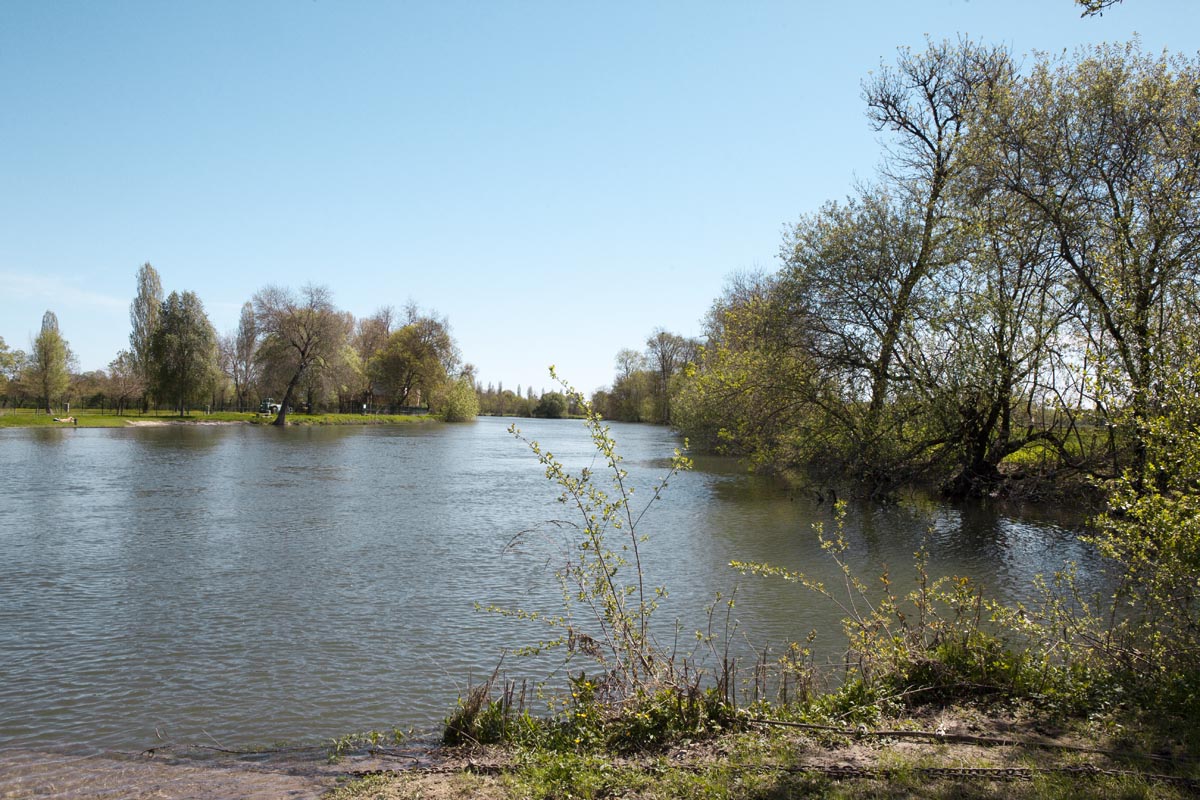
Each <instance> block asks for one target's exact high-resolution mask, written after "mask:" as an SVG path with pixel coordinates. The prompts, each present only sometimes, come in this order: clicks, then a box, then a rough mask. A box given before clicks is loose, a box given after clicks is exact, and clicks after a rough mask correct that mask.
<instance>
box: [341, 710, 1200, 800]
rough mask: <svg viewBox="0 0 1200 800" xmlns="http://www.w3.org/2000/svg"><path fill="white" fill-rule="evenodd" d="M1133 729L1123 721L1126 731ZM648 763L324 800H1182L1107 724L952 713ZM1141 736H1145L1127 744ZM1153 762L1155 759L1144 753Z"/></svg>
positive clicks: (549, 756) (459, 771) (1174, 755)
mask: <svg viewBox="0 0 1200 800" xmlns="http://www.w3.org/2000/svg"><path fill="white" fill-rule="evenodd" d="M1126 722H1127V723H1128V722H1130V720H1126ZM745 727H746V730H744V731H741V732H734V733H727V734H722V735H718V736H714V737H712V738H707V739H697V740H688V739H685V740H682V741H680V742H678V743H676V744H675V745H673V746H670V747H667V748H664V749H663V750H661V751H660V752H657V753H646V754H639V755H633V756H630V755H622V754H619V753H612V752H603V751H601V752H595V751H593V752H568V753H563V752H555V751H552V750H545V749H520V748H515V749H506V748H491V749H489V748H463V749H454V750H447V751H443V752H441V753H440V754H439V755H440V757H439V759H438V761H437V762H436V764H435V765H433V766H432V767H418V768H400V769H394V770H386V771H383V772H377V773H373V774H363V775H362V776H361V777H357V778H354V779H351V780H349V781H348V782H346V783H345V784H344V785H342V786H340V787H339V788H337V789H335V790H333V791H331V792H329V793H328V794H327V795H326V796H325V800H410V798H417V797H420V798H428V799H431V800H449V798H483V799H484V800H516V799H517V798H537V799H538V800H550V798H562V797H576V798H608V797H621V798H638V799H639V800H684V799H687V800H690V799H691V798H695V797H721V798H728V799H729V800H765V798H785V797H814V798H844V799H845V800H858V799H859V798H947V800H948V799H949V798H989V797H1004V798H1064V799H1065V798H1076V797H1088V796H1112V797H1126V798H1163V799H1164V800H1168V799H1173V798H1184V797H1192V796H1195V794H1196V792H1197V791H1200V776H1198V775H1197V773H1196V770H1195V766H1194V762H1193V761H1192V760H1191V759H1190V758H1189V757H1188V755H1187V754H1186V753H1181V752H1175V751H1171V749H1170V747H1169V745H1167V744H1166V743H1165V742H1163V741H1161V740H1154V741H1155V742H1156V743H1155V744H1151V741H1152V740H1153V737H1154V734H1153V733H1152V732H1150V731H1147V730H1145V729H1144V728H1140V727H1139V728H1138V729H1137V731H1136V733H1135V732H1132V731H1130V730H1129V729H1128V728H1125V727H1124V726H1122V725H1121V724H1119V723H1117V722H1116V721H1115V720H1113V719H1106V720H1092V721H1077V722H1075V723H1073V724H1065V725H1064V724H1062V723H1054V722H1050V721H1047V720H1045V719H1039V718H1037V717H1036V716H1032V717H1031V716H1026V715H1024V714H1022V713H1021V712H1008V713H1001V714H990V713H987V712H983V711H980V710H977V709H973V708H964V707H953V708H946V709H939V710H936V711H929V712H927V713H924V714H922V715H920V716H916V717H906V718H898V719H889V720H880V721H879V723H878V724H877V725H875V726H873V727H871V728H866V727H865V726H859V727H858V728H857V729H856V728H855V727H854V726H847V725H828V726H819V725H811V726H797V727H787V726H785V725H780V724H775V725H772V724H767V723H752V722H748V723H746V726H745ZM1136 736H1149V737H1150V738H1149V739H1146V740H1144V741H1141V742H1136V743H1135V742H1134V739H1135V738H1136ZM1143 747H1146V748H1154V749H1153V750H1151V749H1142V748H1143Z"/></svg>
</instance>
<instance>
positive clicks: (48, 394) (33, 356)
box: [25, 311, 71, 414]
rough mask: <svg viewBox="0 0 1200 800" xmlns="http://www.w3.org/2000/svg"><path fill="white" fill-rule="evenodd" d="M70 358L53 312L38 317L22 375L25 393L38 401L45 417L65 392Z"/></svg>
mask: <svg viewBox="0 0 1200 800" xmlns="http://www.w3.org/2000/svg"><path fill="white" fill-rule="evenodd" d="M70 358H71V353H70V350H69V349H68V348H67V342H66V340H65V339H63V337H62V334H61V333H60V332H59V330H58V317H56V316H55V315H54V312H53V311H47V312H46V313H45V314H43V315H42V328H41V330H40V331H39V332H38V335H37V338H36V339H34V340H33V349H32V350H31V351H30V353H29V364H28V366H27V369H26V375H25V382H26V384H27V386H26V389H27V391H29V392H30V394H33V395H34V396H35V397H38V398H40V399H41V403H42V407H43V408H44V409H45V410H46V413H47V414H49V413H50V411H51V406H53V405H54V404H55V402H58V401H61V399H62V396H63V394H64V393H65V392H66V390H67V386H68V383H69V376H68V372H67V365H68V363H69V361H70Z"/></svg>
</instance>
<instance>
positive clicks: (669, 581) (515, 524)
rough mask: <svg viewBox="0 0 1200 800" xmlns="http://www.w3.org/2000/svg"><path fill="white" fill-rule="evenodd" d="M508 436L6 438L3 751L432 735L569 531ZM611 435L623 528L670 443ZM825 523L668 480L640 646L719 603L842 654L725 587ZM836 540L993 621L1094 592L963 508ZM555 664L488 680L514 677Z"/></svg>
mask: <svg viewBox="0 0 1200 800" xmlns="http://www.w3.org/2000/svg"><path fill="white" fill-rule="evenodd" d="M510 422H511V421H506V420H498V419H488V418H483V419H480V420H478V421H477V422H475V423H471V424H462V425H440V424H418V425H410V426H397V427H386V426H367V427H361V428H360V427H332V428H319V427H290V428H287V429H283V430H280V429H275V428H271V427H259V426H241V425H233V426H190V425H189V426H184V425H168V426H160V427H137V428H134V427H130V428H128V429H111V430H103V429H80V430H60V429H40V428H34V429H20V430H0V747H9V748H14V747H16V748H20V747H33V746H51V745H62V744H65V743H70V744H72V745H74V746H78V747H82V748H95V749H98V750H99V749H104V748H140V747H149V746H153V745H154V744H155V743H157V742H162V741H173V742H175V741H197V740H212V741H217V742H220V743H222V744H224V745H227V746H245V745H251V744H265V743H270V742H276V741H306V742H311V741H316V740H320V739H328V738H330V737H334V736H338V735H342V734H345V733H347V732H351V731H357V730H365V729H371V728H392V727H393V726H397V727H401V728H409V727H414V728H418V729H432V727H433V726H435V725H436V723H437V721H438V720H439V719H441V718H442V717H443V716H445V714H446V713H447V711H448V710H449V709H450V708H452V707H453V704H454V701H455V698H456V697H457V696H458V694H459V693H460V692H462V691H464V690H465V688H466V686H467V685H468V682H470V681H479V680H482V679H485V678H486V677H487V676H488V675H489V674H490V673H491V671H492V670H493V669H494V668H495V667H496V665H497V664H498V663H499V662H500V660H501V657H502V655H503V654H504V653H505V651H506V648H512V647H517V646H521V645H528V644H532V643H534V642H537V641H538V640H540V639H546V638H549V636H550V635H551V632H549V631H546V630H544V629H542V628H540V627H539V626H538V625H537V623H529V622H517V621H513V620H507V619H502V618H500V617H498V616H496V615H494V614H488V613H484V612H481V611H479V610H477V609H476V603H479V604H483V605H487V604H497V605H502V606H507V607H520V608H523V609H528V610H541V611H547V612H557V611H559V610H561V594H560V592H559V590H558V588H557V586H556V584H555V582H554V578H553V574H552V573H553V569H554V567H555V566H556V564H557V563H559V560H560V559H561V557H562V553H563V552H564V551H563V549H562V548H563V547H564V546H568V545H567V544H566V543H565V540H564V539H563V537H564V536H565V535H566V534H567V533H568V532H569V531H570V528H569V527H566V526H562V525H555V524H546V523H548V522H550V521H553V520H563V521H575V518H574V517H573V516H572V511H571V509H570V507H568V506H564V505H563V504H561V503H559V502H558V501H557V497H558V494H559V492H558V490H557V489H556V487H554V486H553V485H552V484H551V483H550V482H549V481H547V479H546V477H545V474H544V469H543V467H542V466H541V465H539V464H538V463H537V460H536V458H535V457H534V456H532V455H531V453H530V452H529V450H528V448H527V447H526V446H525V445H523V444H522V443H521V442H520V441H518V440H516V439H514V437H513V436H512V435H510V434H509V433H508V432H507V430H506V429H507V427H508V425H509V424H510ZM518 425H519V426H520V427H521V428H522V430H523V432H524V434H525V435H527V436H528V437H530V438H533V439H536V440H538V441H539V442H541V443H542V444H543V446H545V447H546V448H547V449H548V450H550V451H551V452H552V453H553V454H554V455H555V457H557V458H559V459H561V460H562V461H563V462H564V463H565V464H566V465H567V466H568V467H570V468H572V469H576V470H577V469H579V468H580V467H584V466H591V467H593V468H596V469H600V468H602V467H603V465H602V464H601V463H598V462H596V461H595V458H594V454H593V450H592V446H591V442H590V439H589V438H588V436H587V432H586V430H585V429H584V427H583V425H582V423H580V422H577V421H558V420H521V421H519V422H518ZM612 431H613V435H614V436H615V438H616V439H617V441H618V446H619V450H620V452H621V453H622V454H623V456H624V458H625V465H624V466H625V467H626V468H627V469H628V470H629V472H630V481H631V482H632V484H633V485H635V486H636V487H637V491H636V493H635V494H634V498H635V504H636V505H638V506H639V507H640V504H641V503H642V502H643V501H647V500H649V498H650V496H651V488H652V486H653V483H654V480H655V479H657V478H658V477H661V476H662V475H663V474H665V472H666V470H667V466H668V457H669V455H670V453H671V452H672V450H673V449H674V448H675V447H677V446H678V444H679V443H678V441H677V439H676V438H675V437H674V436H673V435H672V434H671V432H670V431H668V430H666V429H663V428H657V427H651V426H636V425H620V424H614V425H613V426H612ZM829 506H830V504H829V503H828V502H825V503H822V502H818V500H817V498H816V496H815V495H814V494H813V493H810V492H804V491H799V490H795V489H789V488H787V487H785V486H782V485H779V484H777V483H775V482H773V481H770V480H767V479H764V478H759V477H755V476H752V475H749V474H747V473H746V472H745V470H744V469H743V468H742V467H740V466H739V465H737V464H736V463H734V462H731V461H727V460H722V459H699V460H698V463H697V468H696V469H695V470H694V471H692V472H688V473H685V474H681V475H679V476H677V477H676V478H675V480H673V481H672V483H671V485H670V486H669V487H668V488H667V489H666V491H665V493H664V495H663V499H661V500H660V501H657V502H655V503H654V504H653V508H651V509H650V510H649V511H648V512H647V514H646V516H645V517H644V518H643V521H642V527H641V530H642V532H643V533H645V534H647V535H648V536H649V541H648V542H647V543H646V545H645V547H644V556H645V566H646V571H647V575H648V582H649V583H650V584H652V585H655V586H657V585H663V586H666V587H667V589H668V591H669V595H668V597H667V598H666V600H665V601H664V602H663V604H662V607H661V608H660V609H659V610H658V611H657V612H656V627H655V630H656V631H657V635H658V638H659V640H660V642H662V643H663V644H664V646H670V647H674V648H676V649H677V650H678V651H679V652H681V653H682V652H685V651H686V650H687V649H689V648H691V647H693V646H694V642H695V638H696V637H695V632H696V631H697V630H698V629H707V626H708V617H707V616H706V612H705V609H706V607H707V606H708V605H710V604H711V603H712V602H713V598H714V596H715V593H716V592H718V591H720V592H722V593H724V595H725V596H729V594H730V592H731V591H733V590H734V588H735V587H736V591H737V604H736V607H735V609H734V612H733V614H732V615H731V616H730V617H729V620H730V621H731V622H733V623H736V626H737V628H736V635H735V636H734V637H733V638H734V645H733V646H734V649H735V650H736V651H737V652H744V653H746V654H749V653H750V651H751V650H759V649H761V648H762V647H763V646H764V645H772V646H775V647H778V646H780V645H782V644H784V643H785V642H786V641H787V640H789V639H802V638H804V637H805V636H806V635H807V634H808V633H809V631H810V630H813V629H816V630H818V632H819V634H820V635H819V638H818V640H817V641H818V644H820V643H822V642H825V643H826V644H825V645H824V646H826V647H827V649H828V652H825V653H823V654H822V657H828V658H834V657H836V651H837V636H836V634H837V631H838V619H839V618H840V616H841V614H840V612H839V611H838V609H837V608H835V607H834V606H833V605H832V604H830V603H829V602H828V601H826V600H824V599H822V598H819V597H816V596H815V595H812V594H811V593H808V592H806V591H805V590H803V589H801V588H800V587H797V586H796V585H794V584H787V583H784V582H782V581H778V580H769V579H760V578H753V577H744V576H741V575H739V574H738V573H736V572H734V571H733V570H731V569H730V568H729V566H728V564H729V562H730V560H733V559H737V560H743V561H765V562H770V563H773V564H776V565H779V566H782V567H786V568H790V569H801V570H804V571H806V572H808V573H810V574H812V575H814V576H816V577H818V578H821V579H825V580H830V579H831V578H832V577H833V576H835V575H836V574H837V573H836V572H835V568H834V566H833V565H832V564H831V563H830V561H829V559H828V557H827V556H826V555H825V554H823V553H822V552H821V550H820V547H819V545H818V543H817V541H816V537H815V534H814V533H813V524H814V523H815V522H822V521H823V522H824V523H825V524H827V525H828V524H831V515H830V507H829ZM846 533H847V538H848V541H849V545H850V549H849V551H848V555H849V558H850V560H851V562H852V563H853V565H854V566H855V568H856V569H857V570H861V572H862V574H863V575H864V576H865V577H867V579H868V581H870V580H873V578H872V577H871V576H877V575H878V574H879V571H880V570H881V569H882V568H883V567H884V566H885V565H886V566H887V567H889V568H890V570H891V573H892V576H893V579H895V580H896V581H897V582H898V583H900V582H902V581H904V580H905V579H906V577H907V576H910V575H911V574H912V556H913V553H914V551H916V550H917V549H918V547H920V546H921V545H922V543H924V544H925V545H926V547H927V548H928V550H929V552H930V557H931V563H930V572H931V573H932V574H935V575H936V574H943V573H945V574H953V575H962V576H969V577H971V578H972V579H973V580H976V581H978V582H980V583H981V584H982V585H983V586H984V587H985V589H986V590H987V592H988V593H989V595H993V596H997V597H1000V598H1002V599H1014V598H1021V597H1027V596H1029V595H1030V594H1031V589H1030V584H1031V581H1032V580H1033V577H1034V576H1035V575H1036V574H1038V573H1049V572H1053V571H1054V570H1056V569H1059V568H1061V566H1062V565H1063V563H1064V562H1066V561H1075V562H1079V563H1080V564H1081V571H1082V573H1083V574H1084V575H1085V578H1086V576H1087V575H1089V574H1094V573H1095V572H1096V570H1097V566H1096V563H1095V558H1094V556H1093V555H1092V554H1091V553H1090V551H1089V550H1088V549H1087V548H1086V547H1084V546H1083V545H1081V544H1080V543H1079V542H1078V540H1077V538H1076V535H1075V534H1074V533H1073V532H1072V531H1071V530H1069V529H1068V528H1066V527H1062V526H1060V525H1058V524H1055V523H1054V522H1051V521H1039V520H1034V519H1027V518H1025V519H1017V518H1014V517H1011V516H1005V515H1004V514H1001V513H997V512H995V511H989V510H987V509H982V508H977V507H971V508H966V509H963V508H952V507H947V506H931V505H928V504H917V503H904V504H901V505H900V506H897V507H889V508H878V507H851V509H850V512H849V515H848V517H847V524H846ZM901 588H905V587H904V586H903V584H902V583H901ZM725 619H726V618H725V616H724V614H723V613H722V614H721V615H720V616H719V617H718V618H717V623H718V626H717V627H718V630H723V628H724V625H725ZM558 665H559V662H557V661H554V660H553V659H548V658H543V659H542V660H541V661H536V662H528V663H526V662H523V661H522V660H521V659H520V658H517V657H515V656H512V655H508V656H504V661H503V669H504V671H505V672H506V673H507V674H509V675H512V676H514V677H528V678H530V679H531V680H535V679H537V678H539V677H544V676H545V674H546V673H547V672H548V671H550V670H553V669H554V668H555V667H556V666H558ZM580 668H586V665H585V664H575V665H573V666H572V669H575V670H578V669H580ZM558 674H559V675H560V676H561V674H562V673H561V671H560V672H559V673H558Z"/></svg>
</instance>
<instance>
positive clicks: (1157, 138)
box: [982, 40, 1200, 473]
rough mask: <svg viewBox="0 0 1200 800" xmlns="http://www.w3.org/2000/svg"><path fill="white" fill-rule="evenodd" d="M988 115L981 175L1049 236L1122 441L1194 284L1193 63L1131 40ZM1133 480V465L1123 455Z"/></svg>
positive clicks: (1153, 396)
mask: <svg viewBox="0 0 1200 800" xmlns="http://www.w3.org/2000/svg"><path fill="white" fill-rule="evenodd" d="M1002 99H1003V100H1004V103H1003V104H997V105H996V107H995V108H994V109H993V113H991V114H990V115H989V116H988V123H989V130H988V135H987V136H986V137H982V140H983V141H987V142H989V143H991V144H992V145H993V146H994V149H993V150H992V151H991V153H990V158H989V159H988V160H987V161H986V162H985V163H986V164H987V165H988V166H989V167H990V169H991V173H990V174H991V176H992V178H993V180H995V181H996V182H997V183H998V184H999V185H1001V186H1003V187H1004V188H1005V189H1007V190H1008V191H1010V192H1012V193H1013V194H1014V195H1015V196H1017V197H1019V198H1021V200H1022V201H1023V202H1024V203H1025V204H1026V205H1027V207H1028V208H1029V209H1030V213H1031V215H1032V216H1033V217H1034V219H1035V222H1036V224H1039V225H1042V226H1045V227H1046V228H1047V229H1048V230H1049V231H1050V232H1051V233H1052V235H1053V237H1054V240H1055V244H1056V247H1057V249H1058V251H1059V254H1060V256H1061V258H1062V259H1063V261H1064V262H1065V263H1066V265H1067V266H1068V267H1069V270H1070V272H1071V274H1072V276H1073V277H1074V279H1075V281H1076V282H1077V284H1078V287H1079V291H1080V294H1081V296H1082V298H1083V299H1084V301H1085V303H1086V305H1085V306H1084V308H1085V309H1086V311H1087V315H1088V316H1087V318H1086V319H1083V320H1081V325H1080V329H1081V331H1082V332H1083V334H1084V335H1085V336H1086V337H1087V338H1088V341H1089V346H1090V349H1091V351H1092V352H1093V353H1094V354H1096V355H1098V356H1099V357H1100V358H1101V359H1102V361H1103V363H1105V364H1106V365H1107V369H1105V370H1104V371H1103V373H1102V374H1100V375H1098V376H1097V377H1099V378H1100V379H1101V380H1102V384H1101V386H1100V390H1101V391H1100V395H1101V396H1100V397H1098V398H1097V399H1098V400H1099V401H1100V402H1101V403H1104V402H1105V396H1106V397H1107V398H1108V399H1109V400H1116V403H1117V404H1118V405H1125V404H1128V405H1129V406H1130V408H1131V411H1132V417H1131V419H1132V426H1131V429H1130V432H1131V434H1132V435H1133V436H1134V438H1135V442H1136V439H1137V437H1138V436H1139V433H1138V431H1139V430H1140V429H1141V428H1142V423H1141V420H1144V419H1147V418H1149V416H1150V415H1151V414H1152V412H1153V411H1154V410H1155V408H1156V406H1157V404H1158V403H1159V398H1158V397H1157V394H1158V387H1159V386H1160V385H1161V384H1162V382H1163V380H1164V379H1165V378H1166V377H1167V376H1168V375H1169V374H1170V373H1171V372H1172V371H1173V370H1174V369H1175V366H1174V365H1173V364H1172V363H1171V361H1170V359H1169V358H1168V357H1167V356H1168V354H1169V347H1167V346H1166V345H1167V343H1168V342H1167V340H1168V336H1169V334H1171V333H1172V332H1173V326H1175V325H1176V324H1177V322H1178V320H1180V319H1181V318H1182V317H1183V316H1184V315H1186V314H1187V313H1189V312H1188V311H1187V308H1186V306H1187V304H1188V302H1190V298H1191V297H1192V295H1193V290H1194V286H1195V282H1196V280H1197V279H1198V278H1200V131H1198V129H1197V125H1196V121H1197V120H1198V119H1200V61H1198V60H1196V59H1187V58H1184V57H1178V56H1175V57H1173V56H1168V55H1158V56H1152V55H1147V54H1144V53H1142V51H1141V49H1140V46H1139V44H1138V42H1137V41H1136V40H1135V41H1133V42H1131V43H1129V44H1125V45H1099V46H1096V47H1094V48H1091V49H1089V50H1085V51H1082V52H1081V53H1080V54H1078V55H1077V56H1076V57H1075V58H1074V59H1069V58H1063V59H1057V60H1053V61H1051V60H1043V61H1041V62H1040V63H1038V64H1037V65H1035V67H1034V69H1033V70H1032V72H1031V74H1030V75H1029V77H1028V78H1027V79H1025V80H1024V81H1022V82H1021V83H1020V84H1019V86H1018V87H1016V88H1015V89H1014V90H1013V91H1012V92H1009V93H1007V94H1005V95H1003V96H1002ZM1133 457H1134V459H1135V468H1136V469H1137V471H1138V472H1139V473H1141V472H1142V471H1143V470H1141V467H1142V463H1141V462H1142V461H1143V460H1144V457H1145V453H1144V447H1142V446H1141V445H1140V444H1136V443H1135V452H1134V454H1133Z"/></svg>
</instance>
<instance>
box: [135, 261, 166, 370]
mask: <svg viewBox="0 0 1200 800" xmlns="http://www.w3.org/2000/svg"><path fill="white" fill-rule="evenodd" d="M162 304H163V290H162V281H161V280H160V279H159V277H158V272H157V271H156V270H155V269H154V267H152V266H150V262H149V261H147V262H146V263H145V264H142V266H141V267H139V268H138V273H137V296H135V297H134V298H133V302H132V303H130V304H129V322H130V326H131V328H130V331H129V358H130V362H131V364H132V366H133V372H134V375H136V376H137V378H138V379H139V380H141V382H142V386H143V388H144V390H146V391H149V389H150V387H151V386H152V385H153V384H154V383H155V379H156V374H155V373H156V370H157V368H156V366H155V364H154V363H153V362H152V360H151V357H150V339H151V338H152V337H153V336H154V331H155V330H156V329H157V328H158V322H159V316H160V315H161V313H162Z"/></svg>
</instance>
